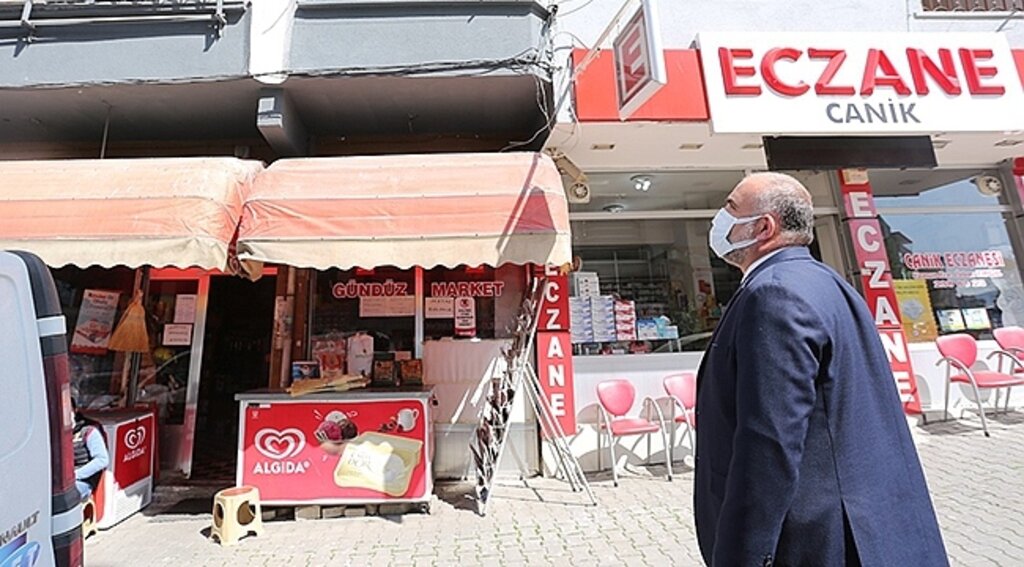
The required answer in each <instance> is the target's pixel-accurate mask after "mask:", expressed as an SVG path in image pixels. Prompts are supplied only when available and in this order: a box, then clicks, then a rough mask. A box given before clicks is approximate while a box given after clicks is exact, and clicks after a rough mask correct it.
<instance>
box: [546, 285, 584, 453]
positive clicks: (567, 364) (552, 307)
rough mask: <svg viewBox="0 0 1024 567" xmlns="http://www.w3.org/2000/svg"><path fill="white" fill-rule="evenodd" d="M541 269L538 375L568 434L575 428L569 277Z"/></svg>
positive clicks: (559, 420)
mask: <svg viewBox="0 0 1024 567" xmlns="http://www.w3.org/2000/svg"><path fill="white" fill-rule="evenodd" d="M541 269H542V268H538V270H541ZM541 273H542V274H543V275H544V277H545V283H544V285H545V288H544V297H543V300H542V302H541V309H540V321H539V323H538V325H537V377H538V378H539V379H540V386H541V391H542V393H543V394H544V397H545V398H546V399H547V401H548V405H549V406H551V410H552V412H553V413H554V415H555V418H556V419H557V420H558V423H559V425H561V426H562V431H564V432H566V433H567V434H569V435H571V434H573V433H574V432H575V431H576V400H575V398H576V389H575V387H574V385H573V366H572V340H571V337H570V334H569V277H568V276H566V275H563V274H561V273H559V271H558V269H557V268H547V269H545V270H544V271H543V272H541Z"/></svg>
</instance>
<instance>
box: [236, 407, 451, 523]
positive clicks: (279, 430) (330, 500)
mask: <svg viewBox="0 0 1024 567" xmlns="http://www.w3.org/2000/svg"><path fill="white" fill-rule="evenodd" d="M235 399H236V400H237V401H238V402H239V405H240V407H239V421H240V423H239V434H238V468H237V472H236V482H237V483H238V485H240V486H243V485H248V486H255V487H256V488H258V489H259V491H260V500H261V501H262V502H263V503H264V504H268V505H282V506H296V505H307V504H314V505H348V504H386V503H424V504H426V503H429V502H430V499H431V495H432V493H433V490H434V486H433V484H434V477H433V466H432V461H433V455H434V427H433V415H432V408H433V404H434V398H433V391H432V390H431V389H422V388H415V389H413V388H395V389H384V390H376V389H368V390H355V391H347V392H339V393H315V394H307V395H303V396H298V397H292V396H291V395H289V394H288V393H285V392H280V391H271V390H254V391H250V392H245V393H241V394H238V395H236V396H235Z"/></svg>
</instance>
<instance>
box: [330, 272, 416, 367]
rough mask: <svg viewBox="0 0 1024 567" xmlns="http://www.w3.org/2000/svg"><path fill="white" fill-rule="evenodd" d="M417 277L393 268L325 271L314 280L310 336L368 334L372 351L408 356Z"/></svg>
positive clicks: (411, 335) (412, 337)
mask: <svg viewBox="0 0 1024 567" xmlns="http://www.w3.org/2000/svg"><path fill="white" fill-rule="evenodd" d="M415 291H416V287H415V272H414V271H413V270H399V269H397V268H377V269H374V270H327V271H324V272H318V273H317V275H316V288H315V292H314V294H313V306H312V309H313V312H312V326H311V335H312V337H316V336H318V335H328V334H332V335H340V336H342V337H347V336H350V335H352V334H355V333H357V332H362V333H366V334H369V335H371V336H372V337H373V340H374V350H375V351H378V352H388V351H392V352H393V351H412V350H413V340H414V327H415V314H416V302H415Z"/></svg>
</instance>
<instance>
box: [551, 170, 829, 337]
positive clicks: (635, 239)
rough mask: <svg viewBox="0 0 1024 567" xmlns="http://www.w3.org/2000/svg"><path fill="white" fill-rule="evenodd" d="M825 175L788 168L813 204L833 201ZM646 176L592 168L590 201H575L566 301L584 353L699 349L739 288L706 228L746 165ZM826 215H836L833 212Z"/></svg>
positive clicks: (822, 205)
mask: <svg viewBox="0 0 1024 567" xmlns="http://www.w3.org/2000/svg"><path fill="white" fill-rule="evenodd" d="M829 175H830V174H829V173H822V172H796V173H794V176H795V177H797V179H799V180H800V181H801V182H802V183H804V185H805V186H806V187H807V189H808V190H809V191H810V192H811V195H812V197H813V199H814V204H815V206H816V207H819V208H832V207H835V199H834V188H833V186H832V182H831V181H830V177H829ZM650 177H651V179H652V184H651V187H650V188H649V190H648V191H646V192H639V191H637V190H635V189H634V188H633V187H632V185H631V184H630V182H629V180H630V179H631V175H630V174H627V173H609V174H600V173H599V174H594V175H591V176H590V181H591V188H592V191H593V197H592V200H591V202H590V203H589V204H584V205H574V206H573V207H572V208H571V212H572V213H574V214H575V215H576V218H575V219H574V221H573V223H572V232H573V250H574V254H575V255H577V256H578V257H579V258H580V260H581V262H582V266H581V272H577V273H576V274H574V276H573V290H572V291H573V295H574V298H573V303H572V305H570V309H571V311H572V312H573V323H572V327H571V328H572V330H573V334H574V336H573V342H574V343H575V344H576V347H575V348H576V351H577V352H579V353H580V354H618V353H646V352H665V351H695V350H703V349H704V348H705V347H706V346H707V341H708V339H709V338H710V336H711V332H712V331H713V330H714V328H715V326H716V325H717V324H718V321H719V320H720V319H721V316H722V310H723V308H724V306H725V305H727V304H728V302H729V299H730V298H731V297H732V296H733V294H734V293H735V292H736V290H737V289H738V288H739V285H740V279H741V273H740V271H739V270H737V269H736V268H733V267H731V266H729V265H727V264H726V263H725V262H724V261H722V260H721V259H719V258H718V257H717V256H715V254H714V253H713V252H712V251H711V250H710V249H709V247H708V230H709V228H710V226H711V218H712V217H713V216H714V214H715V212H716V211H717V210H718V208H720V207H721V206H723V204H724V203H725V199H726V197H727V196H728V195H729V193H730V192H731V191H732V189H733V188H734V186H735V185H736V184H737V183H739V182H740V181H741V180H742V179H743V173H742V172H738V171H685V172H658V173H655V174H652V175H650ZM613 211H614V212H613ZM624 216H628V217H629V218H622V217H624ZM666 217H669V218H666ZM672 217H675V218H672ZM823 222H824V223H825V224H829V225H830V226H833V225H834V221H833V220H832V219H827V218H826V219H823ZM830 223H831V224H830ZM833 240H835V239H833ZM820 246H821V245H820V244H819V243H818V242H817V241H815V243H814V245H813V246H812V247H811V253H812V254H813V255H814V256H815V257H816V258H818V259H821V257H822V254H821V249H820ZM831 247H832V250H830V252H831V255H830V258H841V252H840V251H839V250H838V242H833V243H832V244H831ZM836 263H841V261H838V262H836ZM834 267H835V268H836V269H837V270H839V271H843V267H842V266H834ZM594 295H597V296H598V298H597V299H594V298H592V296H594Z"/></svg>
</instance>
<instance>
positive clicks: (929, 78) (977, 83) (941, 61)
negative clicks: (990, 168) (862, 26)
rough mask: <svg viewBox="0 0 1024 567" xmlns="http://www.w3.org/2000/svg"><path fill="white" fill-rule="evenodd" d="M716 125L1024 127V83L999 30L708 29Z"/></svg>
mask: <svg viewBox="0 0 1024 567" xmlns="http://www.w3.org/2000/svg"><path fill="white" fill-rule="evenodd" d="M698 42H699V44H700V50H701V61H702V65H703V70H704V77H705V81H706V89H707V96H708V105H709V108H710V111H711V122H712V128H713V130H714V131H715V132H716V133H752V134H804V135H816V134H817V135H836V134H869V133H872V134H877V133H893V134H912V133H917V134H925V133H931V132H984V131H1004V130H1019V129H1024V112H1021V108H1024V88H1022V86H1021V78H1020V75H1019V74H1018V72H1017V68H1016V65H1015V63H1014V60H1013V54H1012V52H1011V51H1010V48H1009V45H1008V44H1007V42H1006V38H1005V37H1004V36H1003V35H1002V34H995V33H942V34H932V33H917V34H914V33H902V34H886V33H872V34H856V33H829V34H822V33H805V34H801V33H795V34H761V33H743V34H735V33H709V34H701V35H700V36H699V38H698Z"/></svg>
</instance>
